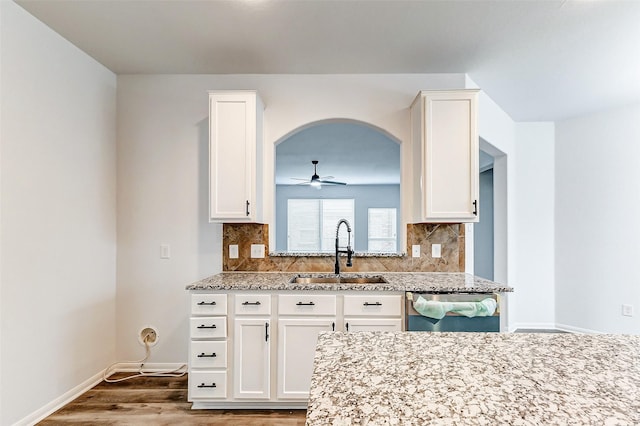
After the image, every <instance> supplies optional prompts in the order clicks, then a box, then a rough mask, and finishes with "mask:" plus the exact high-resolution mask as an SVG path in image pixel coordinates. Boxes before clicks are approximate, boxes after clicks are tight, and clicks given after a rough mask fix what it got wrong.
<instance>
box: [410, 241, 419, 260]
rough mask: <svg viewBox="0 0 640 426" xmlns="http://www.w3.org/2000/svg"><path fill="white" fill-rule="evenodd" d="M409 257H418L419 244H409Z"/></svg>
mask: <svg viewBox="0 0 640 426" xmlns="http://www.w3.org/2000/svg"><path fill="white" fill-rule="evenodd" d="M411 257H420V244H414V245H412V246H411Z"/></svg>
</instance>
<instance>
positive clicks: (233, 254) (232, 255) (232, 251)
mask: <svg viewBox="0 0 640 426" xmlns="http://www.w3.org/2000/svg"><path fill="white" fill-rule="evenodd" d="M237 258H238V245H237V244H229V259H237Z"/></svg>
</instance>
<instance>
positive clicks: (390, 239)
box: [367, 207, 398, 253]
mask: <svg viewBox="0 0 640 426" xmlns="http://www.w3.org/2000/svg"><path fill="white" fill-rule="evenodd" d="M381 210H384V211H386V212H387V213H391V212H393V215H392V219H391V221H390V222H391V223H389V224H388V225H387V228H388V229H389V230H390V231H391V236H387V237H383V236H376V235H374V236H372V235H371V234H372V231H375V230H376V229H375V227H374V226H371V213H373V212H376V211H381ZM397 230H398V209H397V208H396V207H369V208H368V209H367V251H368V252H371V253H397V252H398V232H397ZM380 241H382V242H385V241H386V242H393V249H391V250H375V249H373V248H372V247H371V246H372V242H374V243H375V242H380Z"/></svg>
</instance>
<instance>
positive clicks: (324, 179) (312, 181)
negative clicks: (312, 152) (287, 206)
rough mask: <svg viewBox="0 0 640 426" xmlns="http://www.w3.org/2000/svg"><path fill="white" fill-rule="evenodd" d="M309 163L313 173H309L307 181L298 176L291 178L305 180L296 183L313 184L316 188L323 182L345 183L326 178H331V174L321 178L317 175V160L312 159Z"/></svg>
mask: <svg viewBox="0 0 640 426" xmlns="http://www.w3.org/2000/svg"><path fill="white" fill-rule="evenodd" d="M311 164H313V175H311V179H309V180H308V181H307V180H306V179H300V178H291V179H295V180H304V181H305V182H302V183H299V184H298V185H310V186H313V187H314V188H316V189H320V188H321V187H322V185H323V184H325V185H346V183H345V182H337V181H332V180H328V179H333V176H324V177H322V178H321V177H320V176H319V175H318V160H312V161H311Z"/></svg>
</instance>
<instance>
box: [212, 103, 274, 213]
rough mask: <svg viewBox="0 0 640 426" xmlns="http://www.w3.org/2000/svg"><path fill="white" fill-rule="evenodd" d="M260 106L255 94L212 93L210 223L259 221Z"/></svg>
mask: <svg viewBox="0 0 640 426" xmlns="http://www.w3.org/2000/svg"><path fill="white" fill-rule="evenodd" d="M257 104H259V105H261V103H260V101H259V100H258V98H257V94H256V93H255V92H252V91H247V92H242V91H239V92H210V93H209V173H210V176H209V178H210V182H209V184H210V210H209V214H210V221H227V222H255V221H257V219H258V217H257V212H258V208H259V207H260V206H259V205H258V201H257V199H256V195H257V192H256V183H257V181H256V178H257V177H258V176H257V174H256V173H257V172H258V170H257V164H259V162H261V160H259V161H258V160H257V159H256V151H257V144H258V143H259V142H260V143H261V141H259V140H258V139H259V138H258V133H257V132H258V129H257V126H258V124H259V123H260V122H261V119H260V120H258V117H257V112H258V110H257ZM260 138H261V136H260ZM259 177H260V178H262V176H259Z"/></svg>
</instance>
